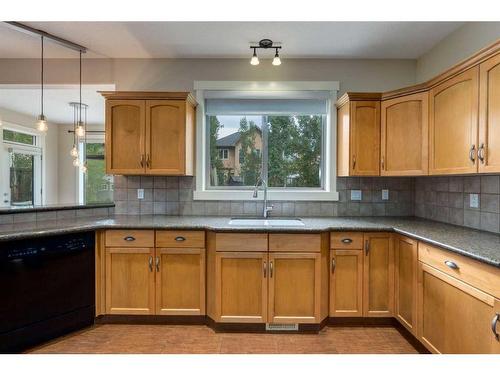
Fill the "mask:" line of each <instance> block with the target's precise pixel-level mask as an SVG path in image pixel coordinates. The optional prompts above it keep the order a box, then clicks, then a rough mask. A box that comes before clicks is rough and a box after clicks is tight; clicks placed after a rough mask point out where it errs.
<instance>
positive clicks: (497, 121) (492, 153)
mask: <svg viewBox="0 0 500 375" xmlns="http://www.w3.org/2000/svg"><path fill="white" fill-rule="evenodd" d="M479 69H480V73H479V74H480V83H479V88H480V94H479V151H478V158H479V172H484V173H492V172H495V173H496V172H500V54H498V55H496V56H494V57H492V58H491V59H489V60H487V61H485V62H484V63H482V64H481V65H480V67H479Z"/></svg>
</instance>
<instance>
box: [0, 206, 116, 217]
mask: <svg viewBox="0 0 500 375" xmlns="http://www.w3.org/2000/svg"><path fill="white" fill-rule="evenodd" d="M114 206H115V204H114V203H92V204H46V205H43V206H36V205H33V206H8V207H0V215H8V214H18V213H21V212H43V211H63V210H76V209H80V210H84V209H91V208H109V207H114Z"/></svg>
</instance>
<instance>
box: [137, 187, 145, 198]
mask: <svg viewBox="0 0 500 375" xmlns="http://www.w3.org/2000/svg"><path fill="white" fill-rule="evenodd" d="M137 199H144V189H137Z"/></svg>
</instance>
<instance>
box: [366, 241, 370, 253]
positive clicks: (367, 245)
mask: <svg viewBox="0 0 500 375" xmlns="http://www.w3.org/2000/svg"><path fill="white" fill-rule="evenodd" d="M369 252H370V240H366V241H365V254H366V255H367V256H368V253H369Z"/></svg>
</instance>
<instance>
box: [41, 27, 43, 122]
mask: <svg viewBox="0 0 500 375" xmlns="http://www.w3.org/2000/svg"><path fill="white" fill-rule="evenodd" d="M41 55H42V56H41V57H42V58H41V65H42V69H41V77H40V82H41V88H42V90H41V91H42V95H41V101H42V103H41V109H42V116H43V36H42V53H41Z"/></svg>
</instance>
